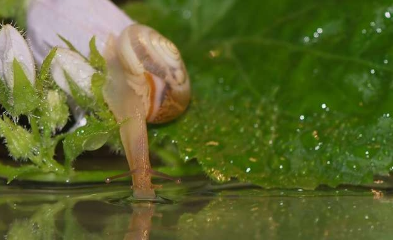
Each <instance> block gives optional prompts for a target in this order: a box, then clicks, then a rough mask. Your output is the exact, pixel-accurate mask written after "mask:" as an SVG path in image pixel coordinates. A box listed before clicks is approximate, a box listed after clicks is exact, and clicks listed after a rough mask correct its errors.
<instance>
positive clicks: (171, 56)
mask: <svg viewBox="0 0 393 240" xmlns="http://www.w3.org/2000/svg"><path fill="white" fill-rule="evenodd" d="M67 11H68V12H67ZM86 13H89V14H86ZM43 14H44V15H43ZM67 14H72V15H67ZM103 14H104V15H103ZM112 15H113V16H114V18H113V19H111V18H108V19H105V20H106V21H105V22H103V21H102V19H103V16H112ZM69 16H72V17H73V18H69ZM62 17H64V18H62ZM44 18H45V19H44ZM95 20H97V21H95ZM100 23H101V25H99V24H100ZM70 26H72V27H70ZM27 33H28V37H29V38H30V41H31V45H32V48H33V50H34V51H35V52H36V54H35V57H36V59H37V61H38V62H41V61H42V58H43V56H45V53H47V52H48V50H49V48H50V47H54V46H64V43H63V42H62V41H61V40H60V38H59V37H58V36H57V35H61V36H62V37H64V38H66V39H68V40H69V41H71V43H73V44H74V46H75V47H76V48H77V49H81V52H82V53H83V54H85V55H87V53H88V50H86V46H88V45H87V41H88V40H87V41H86V39H90V38H91V37H93V36H96V37H97V47H98V49H99V50H100V52H101V53H102V54H103V56H104V58H105V59H106V61H107V66H108V79H107V81H106V85H105V86H104V89H103V92H104V98H105V101H106V102H107V104H108V106H109V108H110V110H111V111H112V112H113V114H114V116H115V118H116V120H117V121H118V122H122V124H121V127H120V136H121V140H122V143H123V147H124V150H125V153H126V157H127V160H128V163H129V167H130V170H131V171H130V173H129V174H132V180H133V190H134V193H133V195H134V197H136V198H153V197H155V192H154V186H153V185H152V183H151V176H152V175H160V176H162V177H168V176H166V175H164V174H161V173H158V172H155V171H154V170H152V169H151V166H150V160H149V150H148V137H147V126H146V123H164V122H167V121H170V120H173V119H175V118H176V117H178V116H179V115H180V114H181V113H182V112H184V111H185V109H186V108H187V105H188V103H189V100H190V83H189V77H188V74H187V71H186V68H185V66H184V63H183V61H182V59H181V56H180V53H179V51H178V49H177V48H176V46H175V45H174V44H173V43H172V42H171V41H169V40H168V39H166V38H165V37H163V36H162V35H161V34H159V33H158V32H157V31H155V30H153V29H152V28H150V27H147V26H144V25H140V24H136V23H134V22H133V21H132V20H130V19H129V18H128V17H127V16H125V15H124V13H123V12H122V11H121V10H119V9H118V8H117V7H116V6H114V5H113V4H112V3H111V2H110V1H107V0H67V1H57V0H33V1H32V2H31V3H30V6H29V11H28V31H27ZM121 176H123V175H119V176H115V177H113V178H109V179H107V181H110V180H112V179H114V178H117V177H121Z"/></svg>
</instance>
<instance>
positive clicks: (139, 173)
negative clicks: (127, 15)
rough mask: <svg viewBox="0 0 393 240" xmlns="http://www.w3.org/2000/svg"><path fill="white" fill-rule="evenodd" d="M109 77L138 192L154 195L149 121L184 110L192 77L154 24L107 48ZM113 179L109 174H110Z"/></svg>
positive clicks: (108, 90) (110, 100) (110, 99)
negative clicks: (150, 159)
mask: <svg viewBox="0 0 393 240" xmlns="http://www.w3.org/2000/svg"><path fill="white" fill-rule="evenodd" d="M104 57H105V59H106V60H107V65H108V71H109V79H108V80H107V83H106V85H105V86H104V89H103V91H104V98H105V101H106V102H107V104H108V106H109V108H110V110H111V111H112V113H113V114H114V116H115V118H116V120H117V121H118V122H124V121H125V122H124V123H122V124H121V126H120V136H121V140H122V143H123V146H124V149H125V153H126V156H127V160H128V163H129V167H130V169H131V174H132V179H133V180H132V181H133V190H134V197H136V198H150V197H154V196H155V194H154V189H153V186H152V184H151V175H161V176H163V177H166V176H165V175H162V174H159V173H157V172H155V171H153V170H152V169H151V166H150V161H149V149H148V136H147V127H146V123H153V124H157V123H165V122H168V121H171V120H173V119H175V118H176V117H178V116H179V115H180V114H181V113H183V112H184V111H185V110H186V108H187V105H188V103H189V101H190V81H189V77H188V74H187V71H186V68H185V65H184V63H183V61H182V59H181V56H180V53H179V51H178V49H177V48H176V46H175V45H174V44H173V43H172V42H171V41H169V40H168V39H166V38H165V37H163V36H162V35H161V34H159V33H158V32H157V31H155V30H153V29H152V28H150V27H147V26H144V25H139V24H134V25H131V26H129V27H127V28H126V29H125V30H124V31H123V32H122V33H121V35H120V37H118V38H117V39H116V38H115V37H114V36H111V37H110V38H109V40H108V43H107V47H106V49H105V52H104ZM108 180H111V179H108Z"/></svg>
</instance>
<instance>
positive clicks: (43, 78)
mask: <svg viewBox="0 0 393 240" xmlns="http://www.w3.org/2000/svg"><path fill="white" fill-rule="evenodd" d="M56 51H57V47H55V48H53V49H52V50H51V51H50V52H49V54H48V55H47V56H46V58H45V59H44V61H43V63H42V66H41V71H40V73H39V74H38V77H37V80H36V82H35V88H36V89H37V91H38V92H39V93H40V94H41V95H43V91H44V87H45V88H49V87H53V86H54V85H55V84H53V82H51V81H50V79H51V78H50V67H51V64H52V61H53V58H54V57H55V56H56Z"/></svg>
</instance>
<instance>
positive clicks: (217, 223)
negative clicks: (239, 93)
mask: <svg viewBox="0 0 393 240" xmlns="http://www.w3.org/2000/svg"><path fill="white" fill-rule="evenodd" d="M160 196H161V197H162V199H159V200H157V201H155V202H154V203H147V202H135V201H133V200H132V198H131V197H130V191H129V188H128V186H121V185H111V186H109V187H108V186H95V187H78V188H73V189H70V188H67V189H58V190H45V189H31V190H29V189H21V188H12V187H5V186H3V187H1V186H0V214H1V215H0V234H1V235H0V236H4V238H5V239H126V240H131V239H135V240H139V239H144V240H147V239H198V240H200V239H374V238H385V239H388V238H389V237H390V236H391V235H392V234H393V228H391V222H392V220H393V215H392V214H391V209H392V208H393V200H392V199H391V198H390V197H389V196H388V195H387V194H386V192H385V195H384V196H383V195H381V193H378V194H375V191H374V194H373V193H372V192H371V191H370V190H367V189H362V190H339V191H336V190H324V191H322V190H321V191H313V192H308V191H298V190H291V191H278V190H277V191H275V190H270V191H267V190H262V189H256V188H250V187H244V186H243V187H240V188H239V187H238V186H236V185H235V186H231V187H212V186H210V185H208V184H205V183H203V182H189V183H184V184H182V185H181V186H177V185H175V184H173V185H172V184H168V185H166V186H164V188H163V190H162V191H161V192H160ZM169 199H170V200H169Z"/></svg>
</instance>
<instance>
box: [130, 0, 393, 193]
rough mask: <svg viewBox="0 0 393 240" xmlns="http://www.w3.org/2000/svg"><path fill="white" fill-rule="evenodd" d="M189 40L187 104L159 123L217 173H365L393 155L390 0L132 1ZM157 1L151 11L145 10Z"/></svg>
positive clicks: (361, 180)
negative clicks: (172, 119)
mask: <svg viewBox="0 0 393 240" xmlns="http://www.w3.org/2000/svg"><path fill="white" fill-rule="evenodd" d="M125 9H126V11H127V12H128V13H129V14H130V15H131V16H133V17H134V18H136V19H139V20H140V21H141V22H143V23H146V24H149V25H152V26H153V27H155V28H157V29H158V30H159V31H161V32H162V33H163V34H164V35H166V36H168V38H170V39H172V40H173V41H174V42H175V43H176V44H177V45H178V47H179V48H180V50H181V52H182V54H183V58H184V59H185V62H186V65H187V67H188V69H189V75H190V77H191V82H192V88H193V96H192V103H191V106H190V108H189V110H188V112H187V113H186V114H185V115H184V116H183V117H182V118H181V119H180V120H178V121H176V123H172V124H168V125H166V126H159V127H152V131H151V135H152V136H156V137H157V138H158V139H161V138H169V139H170V140H173V142H174V143H176V144H177V146H178V147H179V150H180V153H181V156H182V158H183V159H185V160H186V161H187V160H189V159H192V158H197V160H198V161H199V162H200V163H201V164H202V166H203V168H204V170H205V172H207V173H208V174H209V175H210V176H211V177H212V178H213V179H215V180H217V181H227V180H229V179H230V178H232V177H236V178H238V179H240V180H241V181H246V182H253V183H256V184H259V185H261V186H263V187H266V188H272V187H289V188H292V187H303V188H308V189H313V188H315V187H317V186H319V185H321V184H324V185H329V186H337V185H339V184H354V185H362V184H369V183H372V181H373V176H375V175H384V176H387V175H388V174H389V171H390V170H391V168H392V166H393V162H392V146H393V137H392V126H393V121H392V119H391V115H390V112H391V111H392V107H393V105H392V98H393V95H392V94H391V89H392V77H391V73H392V68H391V62H392V61H393V60H392V59H391V58H392V51H393V49H392V47H391V41H390V39H392V37H393V36H392V35H393V18H392V17H391V14H392V10H393V8H392V5H391V3H390V2H388V1H379V2H378V3H377V2H370V1H360V2H359V1H351V0H347V1H329V2H320V1H319V2H317V1H305V2H302V4H299V3H298V1H292V0H285V1H273V0H272V1H257V0H255V1H247V3H244V1H240V0H239V1H236V0H234V1H208V0H198V1H197V0H188V1H187V0H186V1H175V0H166V1H158V0H157V1H156V0H150V1H147V2H146V3H144V4H143V3H142V4H130V5H127V6H125ZM145 13H147V14H145Z"/></svg>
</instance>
